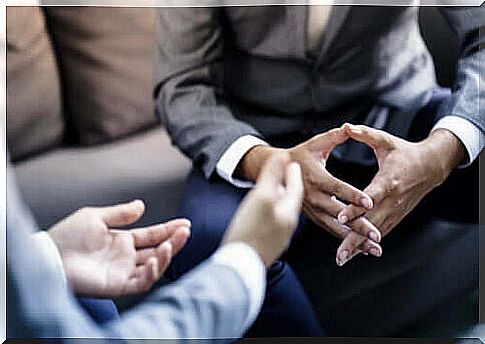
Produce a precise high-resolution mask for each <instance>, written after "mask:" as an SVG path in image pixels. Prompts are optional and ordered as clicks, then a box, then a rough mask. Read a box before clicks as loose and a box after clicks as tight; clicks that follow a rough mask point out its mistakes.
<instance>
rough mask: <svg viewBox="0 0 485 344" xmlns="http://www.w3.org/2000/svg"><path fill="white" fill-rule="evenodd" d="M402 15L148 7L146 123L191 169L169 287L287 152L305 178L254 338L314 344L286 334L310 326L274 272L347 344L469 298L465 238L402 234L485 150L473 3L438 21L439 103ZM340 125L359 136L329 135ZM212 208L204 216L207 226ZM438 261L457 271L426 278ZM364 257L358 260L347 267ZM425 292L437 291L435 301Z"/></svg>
mask: <svg viewBox="0 0 485 344" xmlns="http://www.w3.org/2000/svg"><path fill="white" fill-rule="evenodd" d="M329 3H332V2H329ZM408 3H409V5H410V6H358V5H355V6H337V5H331V6H322V5H320V4H316V2H314V1H310V2H309V3H308V4H309V5H308V6H226V7H216V6H212V7H211V6H208V7H167V8H159V9H158V11H159V12H158V14H159V15H158V17H157V18H158V29H159V31H160V34H159V35H158V36H157V37H158V39H157V52H158V67H159V68H158V74H157V83H156V87H155V97H156V101H157V112H158V114H159V117H160V119H161V121H162V123H163V124H164V126H165V127H166V128H167V131H168V132H169V134H170V136H171V138H172V141H173V142H174V144H175V145H176V146H177V147H178V148H179V149H180V150H181V151H182V152H183V153H184V154H185V155H186V156H187V157H189V158H190V159H191V160H192V162H193V165H194V169H193V171H192V173H191V174H190V175H189V177H188V179H187V188H186V193H185V195H184V199H183V202H182V207H181V211H180V213H179V215H180V216H184V217H189V218H190V219H191V221H192V240H191V241H190V243H188V244H187V245H186V247H185V248H184V249H183V250H182V251H181V252H180V254H179V255H178V256H177V257H176V258H175V259H174V261H173V263H172V265H171V266H170V268H169V271H168V275H169V276H170V277H172V278H177V277H179V276H180V275H183V273H184V272H185V271H187V270H189V269H190V268H191V267H193V266H195V265H197V264H198V263H199V262H200V261H201V260H203V259H205V258H206V257H208V256H210V254H211V253H212V252H213V251H214V249H216V248H217V247H218V245H219V242H220V240H221V239H222V237H223V236H224V232H225V230H226V228H227V223H228V222H229V221H230V219H231V216H232V214H233V213H234V211H235V210H236V209H237V206H238V204H239V202H240V201H241V199H242V198H243V197H244V195H245V193H246V190H247V189H248V188H251V186H252V185H253V182H254V181H255V180H256V179H257V178H258V176H259V174H260V171H261V166H263V164H264V162H265V161H266V160H267V159H268V158H269V157H271V156H272V155H273V154H279V153H280V152H282V151H286V152H287V153H289V154H290V155H291V156H292V159H293V160H295V161H297V162H298V163H299V164H300V166H301V169H302V172H303V177H304V186H305V197H304V205H303V212H304V216H303V217H302V221H301V222H300V227H299V230H297V236H295V238H294V240H292V244H291V245H290V247H289V250H288V252H287V254H286V255H285V256H284V257H283V261H278V262H277V263H276V264H275V266H273V267H272V268H270V269H269V270H268V281H269V283H268V285H269V287H268V291H267V297H266V302H265V303H266V304H267V305H268V311H267V312H264V313H262V315H261V316H262V317H265V318H266V319H265V323H272V324H273V326H272V327H266V328H264V329H262V331H258V332H253V333H252V334H255V335H257V336H301V335H308V336H312V335H314V334H313V333H312V331H311V328H305V327H304V326H303V325H302V326H297V329H298V331H294V328H293V327H292V324H294V323H301V318H302V314H310V312H307V311H306V310H305V308H303V307H298V308H296V307H295V308H292V307H290V306H291V305H288V302H286V300H290V299H291V301H292V304H297V303H298V302H299V301H298V297H297V296H295V294H294V292H293V291H294V290H296V289H298V288H299V284H296V282H295V284H294V285H292V284H290V283H289V282H292V280H290V281H288V280H286V279H284V278H283V276H284V274H285V269H284V268H281V266H286V264H287V263H290V264H291V265H292V266H293V267H294V269H295V271H296V272H297V274H298V276H299V277H300V279H301V280H302V282H303V283H302V284H303V285H304V287H305V291H307V292H308V294H309V295H310V296H311V297H312V303H313V306H315V308H317V307H318V309H317V310H318V316H319V320H320V321H321V322H322V323H323V324H324V326H325V327H326V329H327V331H328V332H329V334H331V335H337V336H338V335H348V333H349V327H353V328H354V329H355V330H354V331H353V332H351V333H352V334H353V335H356V334H357V335H373V336H375V335H376V334H377V335H389V334H391V333H392V332H393V331H396V330H398V329H402V328H404V327H405V326H408V325H410V324H413V323H416V322H418V321H419V320H420V318H419V317H420V316H421V315H423V313H424V312H428V311H429V310H430V309H434V308H436V307H437V306H438V305H439V304H442V303H443V302H445V301H444V300H451V299H454V298H456V297H457V295H462V294H464V293H466V292H467V290H469V289H471V288H476V287H478V272H477V269H476V266H477V264H476V259H475V257H476V255H475V253H476V251H477V250H476V246H474V245H475V244H476V241H475V240H473V238H474V235H473V233H471V232H475V233H476V231H473V230H462V231H443V230H441V229H440V228H438V229H436V228H429V230H423V231H420V230H419V228H415V229H416V230H411V229H410V228H407V226H405V225H404V226H399V224H400V223H401V221H402V220H403V219H404V217H405V216H407V215H408V214H409V215H411V216H414V215H416V214H417V212H416V210H419V208H416V206H417V205H418V204H419V203H420V201H421V200H422V199H423V198H424V197H426V196H427V195H428V194H429V193H430V192H431V191H432V190H434V189H435V188H436V187H437V186H438V185H440V184H442V183H444V182H445V181H446V180H447V179H448V176H449V175H450V174H451V173H452V171H454V170H455V169H456V168H458V167H466V166H468V165H469V164H471V163H472V162H473V161H474V160H475V159H476V158H477V157H478V155H479V153H480V151H481V150H482V148H483V143H484V142H485V140H484V137H485V135H484V132H485V116H484V114H483V110H481V109H480V106H479V105H480V103H481V102H482V100H483V99H484V98H485V93H484V89H483V88H482V89H480V87H479V84H480V83H481V82H482V83H483V68H482V67H480V63H479V61H480V59H482V60H483V58H484V57H485V49H484V48H483V47H484V46H485V45H484V44H483V43H484V38H483V37H482V36H483V35H480V34H479V30H480V28H481V27H483V26H484V25H485V5H481V6H476V7H462V6H449V7H448V6H440V7H437V11H438V12H439V13H440V14H441V15H442V17H443V18H444V19H445V22H446V23H447V24H448V26H449V28H450V29H452V30H453V31H454V32H455V33H456V34H457V38H458V43H459V44H458V46H459V51H457V53H459V59H458V61H457V63H456V66H454V67H456V80H455V82H454V84H453V85H452V87H451V89H444V88H442V87H440V86H438V84H437V81H436V74H435V69H434V63H433V59H432V56H431V54H430V52H429V51H428V49H427V46H426V44H425V42H424V40H423V37H422V35H421V30H420V27H419V22H418V18H419V13H418V11H419V7H418V6H414V5H415V3H416V2H414V1H408ZM452 3H453V1H452ZM456 5H460V3H459V2H456ZM480 74H482V75H480ZM346 122H351V123H354V124H359V125H365V127H360V126H346V127H345V131H346V135H345V134H342V132H341V131H340V130H336V129H334V128H336V127H341V126H342V125H343V124H345V123H346ZM368 127H372V128H368ZM379 129H380V130H379ZM349 135H350V136H351V137H352V138H353V139H354V140H349V141H348V142H345V143H344V141H345V140H346V139H347V136H349ZM355 140H357V141H360V142H361V143H364V144H365V145H367V146H370V148H371V149H369V148H368V147H365V145H362V144H361V143H357V142H355ZM374 152H375V153H377V160H378V163H376V159H375V157H374V156H373V155H374V154H373V153H374ZM376 172H377V174H376ZM374 175H375V178H374ZM363 191H364V192H363ZM215 204H217V205H218V211H217V214H216V216H207V214H209V213H210V212H211V209H212V208H213V207H214V205H215ZM415 209H416V210H415ZM457 232H458V233H457ZM455 234H456V235H455ZM443 237H445V240H443V241H441V239H442V238H443ZM383 238H385V239H383ZM381 239H382V242H385V243H386V249H385V253H384V251H383V249H382V247H381ZM443 242H446V243H447V244H443ZM462 242H463V243H464V244H461V243H462ZM448 243H452V245H454V246H453V247H452V248H450V247H449V246H448ZM339 245H340V247H339ZM459 245H462V246H459ZM337 247H339V248H338V249H337ZM423 248H424V249H423ZM336 249H337V250H336ZM449 250H453V252H454V255H456V256H457V257H458V258H457V259H456V260H454V263H455V265H454V266H453V267H448V266H447V267H446V269H441V270H440V269H438V268H436V264H435V262H434V260H439V257H442V255H445V254H446V252H447V251H449ZM335 251H336V252H335ZM422 251H426V252H424V253H423V252H422ZM361 252H362V253H365V254H368V257H365V258H362V259H358V260H355V259H353V260H352V262H351V264H349V261H351V259H352V258H353V257H355V256H356V255H358V254H359V253H361ZM329 254H331V255H333V257H329ZM376 257H377V258H376ZM333 262H335V263H333ZM391 262H392V263H391ZM428 270H430V271H431V275H428V274H427V273H424V272H423V271H428ZM457 273H460V274H462V275H463V278H462V279H461V280H458V279H456V278H455V276H456V274H457ZM445 275H446V276H445ZM321 276H325V277H326V276H335V277H336V278H335V279H332V280H331V281H330V282H328V281H326V280H325V278H322V277H321ZM430 279H434V280H446V282H447V283H445V284H444V285H440V292H439V293H437V292H434V291H433V289H434V288H429V280H430ZM281 284H284V285H283V286H281ZM423 291H424V292H423ZM299 295H302V293H300V294H299ZM356 295H358V296H356ZM418 295H419V297H417V296H418ZM302 297H304V296H302ZM375 299H379V300H381V302H374V300H375ZM384 300H385V301H384ZM301 303H302V304H305V303H306V301H304V300H302V301H301ZM361 303H365V304H367V305H368V307H360V305H361ZM388 305H392V307H389V306H388ZM302 310H303V311H302ZM271 317H273V318H272V319H271ZM282 317H284V318H282ZM342 319H345V320H346V321H347V322H348V323H349V324H347V323H346V322H345V321H342ZM362 319H367V320H368V322H366V321H362ZM349 320H353V321H349ZM258 323H259V322H256V324H258ZM330 323H331V325H329V324H330Z"/></svg>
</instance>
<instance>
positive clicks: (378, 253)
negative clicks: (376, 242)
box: [369, 247, 381, 257]
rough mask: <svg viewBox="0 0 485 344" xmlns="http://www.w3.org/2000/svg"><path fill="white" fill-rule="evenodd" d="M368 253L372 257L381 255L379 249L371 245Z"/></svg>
mask: <svg viewBox="0 0 485 344" xmlns="http://www.w3.org/2000/svg"><path fill="white" fill-rule="evenodd" d="M369 253H370V254H372V255H373V256H374V257H380V256H381V251H380V250H378V249H377V248H375V247H373V248H371V249H370V250H369Z"/></svg>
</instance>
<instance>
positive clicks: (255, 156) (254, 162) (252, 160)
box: [234, 145, 282, 182]
mask: <svg viewBox="0 0 485 344" xmlns="http://www.w3.org/2000/svg"><path fill="white" fill-rule="evenodd" d="M280 151H282V149H279V148H274V147H271V146H264V145H258V146H254V147H253V148H251V149H250V150H249V151H248V152H247V153H246V154H245V155H244V156H243V158H242V159H241V161H240V162H239V164H238V165H237V167H236V170H235V171H234V175H235V177H237V178H241V179H246V180H249V181H251V182H256V180H257V179H258V176H259V173H260V172H261V168H262V166H263V165H264V163H265V162H266V160H268V159H269V157H270V156H271V155H272V154H275V153H276V152H280Z"/></svg>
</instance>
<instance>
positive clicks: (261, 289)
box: [210, 242, 266, 329]
mask: <svg viewBox="0 0 485 344" xmlns="http://www.w3.org/2000/svg"><path fill="white" fill-rule="evenodd" d="M210 260H211V261H212V262H214V263H216V264H220V265H225V266H228V267H230V268H232V269H233V270H234V271H236V273H237V274H238V275H239V276H240V277H241V279H242V281H243V283H244V285H245V287H246V289H247V291H248V294H249V312H248V318H247V320H246V324H245V325H246V329H247V328H249V326H251V324H252V323H253V322H254V320H256V317H257V316H258V314H259V311H260V310H261V306H262V305H263V301H264V293H265V289H266V268H265V266H264V264H263V261H262V260H261V258H260V257H259V255H258V254H257V253H256V251H255V250H254V249H253V248H252V247H251V246H249V245H247V244H245V243H242V242H233V243H230V244H226V245H223V246H221V247H220V248H219V249H218V250H217V251H216V252H215V253H214V254H213V255H212V257H211V258H210Z"/></svg>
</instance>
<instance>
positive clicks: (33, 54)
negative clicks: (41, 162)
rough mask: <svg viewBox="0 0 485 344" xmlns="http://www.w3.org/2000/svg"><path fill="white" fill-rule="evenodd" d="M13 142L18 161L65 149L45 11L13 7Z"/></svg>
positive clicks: (9, 98)
mask: <svg viewBox="0 0 485 344" xmlns="http://www.w3.org/2000/svg"><path fill="white" fill-rule="evenodd" d="M6 15H7V40H6V42H7V123H8V130H7V141H8V148H9V150H10V154H11V158H12V159H13V160H18V159H20V158H22V157H26V156H28V155H31V154H33V153H36V152H39V151H42V150H44V149H47V148H50V147H52V146H55V145H56V144H58V143H60V141H61V140H62V135H63V128H64V122H63V119H62V110H61V97H60V82H59V75H58V70H57V65H56V61H55V57H54V54H53V51H52V45H51V42H50V39H49V35H48V33H47V31H46V26H45V22H44V16H43V14H42V10H41V8H40V7H7V13H6Z"/></svg>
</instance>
